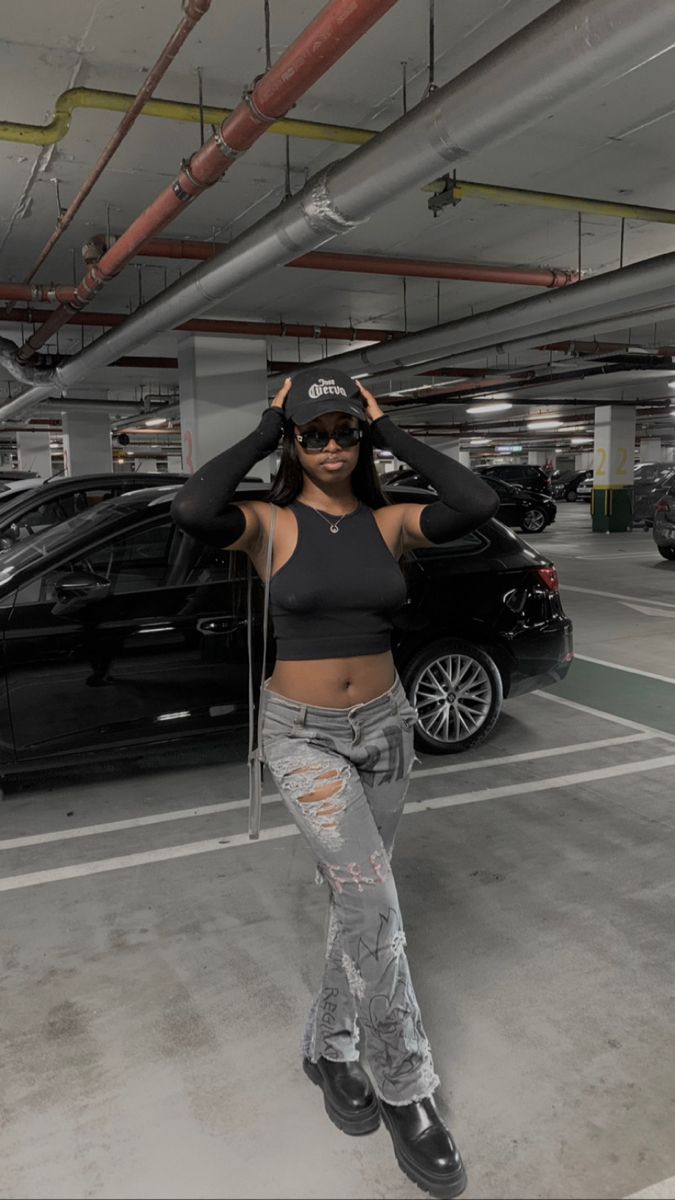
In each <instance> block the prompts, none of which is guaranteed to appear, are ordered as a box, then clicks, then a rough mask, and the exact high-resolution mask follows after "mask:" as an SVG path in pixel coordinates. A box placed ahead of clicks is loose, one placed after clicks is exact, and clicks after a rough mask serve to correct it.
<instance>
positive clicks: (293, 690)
mask: <svg viewBox="0 0 675 1200" xmlns="http://www.w3.org/2000/svg"><path fill="white" fill-rule="evenodd" d="M395 679H396V668H395V666H394V657H393V655H392V653H391V651H390V650H387V651H386V652H385V653H384V654H363V655H360V656H358V657H355V658H313V659H301V660H298V661H295V660H293V661H290V660H289V661H283V662H277V663H276V664H275V667H274V671H273V672H272V675H271V677H270V679H269V680H268V682H267V687H268V688H269V690H270V691H272V692H277V693H278V694H279V695H281V696H285V697H286V698H287V699H288V700H297V701H299V702H300V703H301V704H315V705H317V706H318V707H319V708H351V707H352V705H354V704H366V703H367V702H368V701H369V700H373V699H374V698H375V697H376V696H381V695H382V693H383V692H387V691H389V688H390V687H392V686H393V684H394V681H395Z"/></svg>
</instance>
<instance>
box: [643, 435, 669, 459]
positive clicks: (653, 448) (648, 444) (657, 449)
mask: <svg viewBox="0 0 675 1200" xmlns="http://www.w3.org/2000/svg"><path fill="white" fill-rule="evenodd" d="M661 450H662V447H661V438H640V441H639V443H638V452H639V457H640V462H641V463H643V462H663V461H664V459H663V455H662V452H661Z"/></svg>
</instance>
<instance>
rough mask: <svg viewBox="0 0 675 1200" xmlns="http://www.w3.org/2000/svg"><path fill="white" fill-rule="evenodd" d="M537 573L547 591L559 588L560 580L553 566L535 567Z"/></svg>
mask: <svg viewBox="0 0 675 1200" xmlns="http://www.w3.org/2000/svg"><path fill="white" fill-rule="evenodd" d="M537 575H538V577H539V579H541V582H542V583H543V584H544V585H545V587H547V588H548V590H549V592H557V591H558V590H559V588H560V580H559V579H558V572H557V571H556V569H555V567H537Z"/></svg>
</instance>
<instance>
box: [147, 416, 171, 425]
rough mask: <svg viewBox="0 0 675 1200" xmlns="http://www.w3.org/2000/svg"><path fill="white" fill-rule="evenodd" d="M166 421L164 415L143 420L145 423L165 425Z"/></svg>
mask: <svg viewBox="0 0 675 1200" xmlns="http://www.w3.org/2000/svg"><path fill="white" fill-rule="evenodd" d="M166 421H167V418H166V417H151V418H150V420H149V421H146V422H145V424H146V425H166Z"/></svg>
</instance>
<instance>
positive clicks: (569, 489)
mask: <svg viewBox="0 0 675 1200" xmlns="http://www.w3.org/2000/svg"><path fill="white" fill-rule="evenodd" d="M592 474H593V471H592V470H588V471H563V472H562V473H561V474H559V475H558V474H556V475H554V477H553V480H552V481H551V494H552V496H553V498H554V499H555V500H566V501H567V503H568V504H574V503H575V501H576V500H578V498H579V497H578V496H577V488H578V487H579V484H580V483H583V481H584V480H585V479H590V478H591V476H592Z"/></svg>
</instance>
